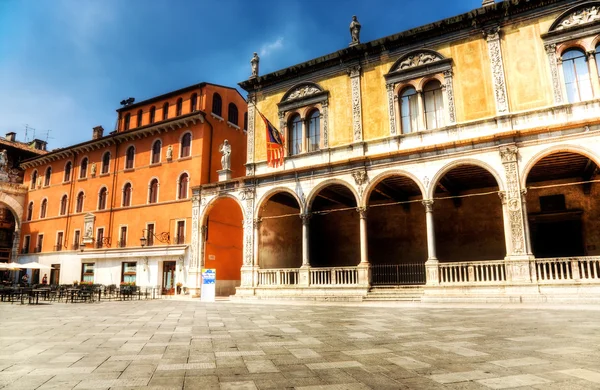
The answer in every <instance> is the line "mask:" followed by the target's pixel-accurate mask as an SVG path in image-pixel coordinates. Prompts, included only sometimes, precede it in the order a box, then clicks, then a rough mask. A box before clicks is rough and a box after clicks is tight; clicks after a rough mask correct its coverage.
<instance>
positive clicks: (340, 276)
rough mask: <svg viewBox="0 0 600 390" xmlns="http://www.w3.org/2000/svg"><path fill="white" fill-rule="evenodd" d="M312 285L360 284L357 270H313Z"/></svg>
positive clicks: (335, 268)
mask: <svg viewBox="0 0 600 390" xmlns="http://www.w3.org/2000/svg"><path fill="white" fill-rule="evenodd" d="M310 284H311V285H353V284H358V270H357V269H356V268H339V267H332V268H311V269H310Z"/></svg>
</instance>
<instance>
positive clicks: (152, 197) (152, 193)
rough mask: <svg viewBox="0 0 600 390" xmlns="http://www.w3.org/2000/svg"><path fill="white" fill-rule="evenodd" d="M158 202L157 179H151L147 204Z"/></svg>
mask: <svg viewBox="0 0 600 390" xmlns="http://www.w3.org/2000/svg"><path fill="white" fill-rule="evenodd" d="M156 202H158V179H152V181H151V182H150V187H149V189H148V203H156Z"/></svg>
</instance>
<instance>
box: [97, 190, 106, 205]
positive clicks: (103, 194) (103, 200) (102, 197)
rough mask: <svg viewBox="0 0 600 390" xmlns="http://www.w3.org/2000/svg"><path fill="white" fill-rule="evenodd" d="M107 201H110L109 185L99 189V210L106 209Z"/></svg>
mask: <svg viewBox="0 0 600 390" xmlns="http://www.w3.org/2000/svg"><path fill="white" fill-rule="evenodd" d="M107 202H108V187H106V186H101V187H100V189H99V190H98V204H97V209H98V210H106V207H107Z"/></svg>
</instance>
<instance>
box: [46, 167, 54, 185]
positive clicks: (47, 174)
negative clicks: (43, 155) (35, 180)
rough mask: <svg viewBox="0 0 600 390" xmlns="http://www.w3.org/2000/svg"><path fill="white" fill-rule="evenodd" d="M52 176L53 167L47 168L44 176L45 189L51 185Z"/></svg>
mask: <svg viewBox="0 0 600 390" xmlns="http://www.w3.org/2000/svg"><path fill="white" fill-rule="evenodd" d="M51 176H52V167H48V168H46V175H45V176H44V187H48V186H49V185H50V177H51Z"/></svg>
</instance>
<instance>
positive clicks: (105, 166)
mask: <svg viewBox="0 0 600 390" xmlns="http://www.w3.org/2000/svg"><path fill="white" fill-rule="evenodd" d="M109 170H110V152H106V153H104V155H102V171H101V173H103V174H104V173H108V171H109Z"/></svg>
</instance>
